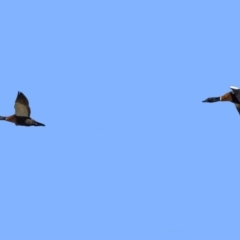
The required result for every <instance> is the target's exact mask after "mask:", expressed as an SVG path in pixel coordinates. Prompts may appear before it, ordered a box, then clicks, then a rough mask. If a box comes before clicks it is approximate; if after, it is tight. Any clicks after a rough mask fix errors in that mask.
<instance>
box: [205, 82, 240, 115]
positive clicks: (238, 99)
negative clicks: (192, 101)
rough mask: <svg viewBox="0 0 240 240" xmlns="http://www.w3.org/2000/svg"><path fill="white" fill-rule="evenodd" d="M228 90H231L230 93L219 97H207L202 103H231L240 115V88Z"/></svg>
mask: <svg viewBox="0 0 240 240" xmlns="http://www.w3.org/2000/svg"><path fill="white" fill-rule="evenodd" d="M230 89H232V91H231V92H228V93H226V94H224V95H222V96H220V97H209V98H207V99H206V100H204V101H202V102H208V103H214V102H220V101H225V102H226V101H227V102H232V103H233V104H234V105H235V107H236V109H237V111H238V113H239V114H240V88H238V87H234V86H230Z"/></svg>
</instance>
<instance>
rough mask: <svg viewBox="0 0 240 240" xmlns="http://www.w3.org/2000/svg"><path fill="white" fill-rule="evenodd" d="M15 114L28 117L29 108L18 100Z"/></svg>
mask: <svg viewBox="0 0 240 240" xmlns="http://www.w3.org/2000/svg"><path fill="white" fill-rule="evenodd" d="M14 108H15V114H16V115H17V116H19V117H28V109H27V107H26V106H25V105H23V104H21V103H18V102H16V103H15V106H14Z"/></svg>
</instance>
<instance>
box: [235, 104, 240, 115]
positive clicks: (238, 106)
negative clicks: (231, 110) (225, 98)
mask: <svg viewBox="0 0 240 240" xmlns="http://www.w3.org/2000/svg"><path fill="white" fill-rule="evenodd" d="M235 107H236V109H237V110H238V113H239V114H240V104H238V103H235Z"/></svg>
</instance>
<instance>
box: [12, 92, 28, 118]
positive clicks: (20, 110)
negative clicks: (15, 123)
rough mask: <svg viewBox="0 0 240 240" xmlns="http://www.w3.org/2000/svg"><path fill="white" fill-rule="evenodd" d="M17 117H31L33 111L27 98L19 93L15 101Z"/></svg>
mask: <svg viewBox="0 0 240 240" xmlns="http://www.w3.org/2000/svg"><path fill="white" fill-rule="evenodd" d="M14 108H15V115H17V116H21V117H30V114H31V109H30V107H29V102H28V99H27V98H26V96H25V95H24V94H23V93H21V92H18V95H17V98H16V100H15V105H14Z"/></svg>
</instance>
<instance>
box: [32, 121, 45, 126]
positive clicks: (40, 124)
mask: <svg viewBox="0 0 240 240" xmlns="http://www.w3.org/2000/svg"><path fill="white" fill-rule="evenodd" d="M34 125H35V126H43V127H45V125H44V124H43V123H40V122H37V121H34Z"/></svg>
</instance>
